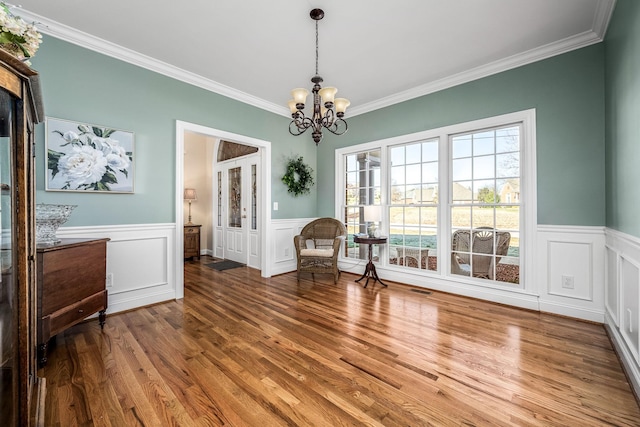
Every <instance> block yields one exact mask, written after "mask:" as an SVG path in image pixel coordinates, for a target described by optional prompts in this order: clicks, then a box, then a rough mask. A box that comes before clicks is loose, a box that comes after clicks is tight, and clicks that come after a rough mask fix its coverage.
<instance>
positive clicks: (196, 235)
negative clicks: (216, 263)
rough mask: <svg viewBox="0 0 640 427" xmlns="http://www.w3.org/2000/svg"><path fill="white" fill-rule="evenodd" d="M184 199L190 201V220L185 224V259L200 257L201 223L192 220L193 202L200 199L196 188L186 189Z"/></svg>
mask: <svg viewBox="0 0 640 427" xmlns="http://www.w3.org/2000/svg"><path fill="white" fill-rule="evenodd" d="M184 200H186V201H187V202H189V221H188V222H187V223H186V224H185V225H184V259H187V258H191V257H194V258H196V259H200V228H201V227H202V226H201V225H197V224H194V223H193V222H191V203H192V202H194V201H196V200H198V196H197V194H196V190H195V188H185V189H184Z"/></svg>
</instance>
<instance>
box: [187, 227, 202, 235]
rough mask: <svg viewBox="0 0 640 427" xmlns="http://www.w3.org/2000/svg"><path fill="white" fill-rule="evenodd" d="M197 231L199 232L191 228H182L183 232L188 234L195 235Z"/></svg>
mask: <svg viewBox="0 0 640 427" xmlns="http://www.w3.org/2000/svg"><path fill="white" fill-rule="evenodd" d="M198 231H200V230H198V229H197V228H191V227H185V228H184V232H185V233H189V234H193V233H197V232H198Z"/></svg>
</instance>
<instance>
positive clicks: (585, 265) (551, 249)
mask: <svg viewBox="0 0 640 427" xmlns="http://www.w3.org/2000/svg"><path fill="white" fill-rule="evenodd" d="M604 242H605V232H604V227H580V226H555V225H553V226H551V225H540V226H538V240H537V245H536V246H537V254H536V262H535V265H534V266H532V267H533V268H535V269H536V270H537V274H536V278H537V280H538V281H539V283H538V284H537V289H538V293H539V298H540V311H544V312H549V313H555V314H560V315H563V316H569V317H576V318H578V319H584V320H589V321H593V322H599V323H603V322H604V280H605V277H604V276H605V272H604V258H605V250H604Z"/></svg>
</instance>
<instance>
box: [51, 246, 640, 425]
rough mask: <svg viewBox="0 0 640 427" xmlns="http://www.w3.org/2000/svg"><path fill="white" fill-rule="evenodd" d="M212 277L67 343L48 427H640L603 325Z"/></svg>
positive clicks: (446, 297) (437, 297)
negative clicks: (176, 296)
mask: <svg viewBox="0 0 640 427" xmlns="http://www.w3.org/2000/svg"><path fill="white" fill-rule="evenodd" d="M211 261H212V260H211V258H207V257H203V258H202V260H201V261H200V262H198V261H192V262H187V263H186V265H185V298H184V300H181V301H171V302H167V303H163V304H157V305H154V306H150V307H146V308H141V309H137V310H134V311H129V312H125V313H120V314H114V315H109V316H108V317H107V323H106V325H105V329H104V331H101V330H100V327H99V326H98V322H97V320H95V319H94V320H92V321H88V322H85V323H82V324H80V325H77V326H75V327H73V328H71V329H69V330H68V331H66V332H65V333H63V334H60V335H58V336H57V337H56V338H55V339H54V341H53V342H52V343H51V347H50V353H49V363H48V365H47V366H46V367H45V368H43V369H41V371H40V375H41V376H45V377H46V379H47V399H46V408H45V410H46V425H47V426H60V427H69V426H117V427H121V426H148V427H157V426H259V427H270V426H357V425H366V426H458V425H464V426H581V427H582V426H603V425H612V426H638V425H640V410H639V408H638V404H637V402H636V400H635V398H634V395H633V394H632V392H631V389H630V386H629V384H628V382H627V379H626V377H625V375H624V373H623V371H622V369H621V367H620V362H619V360H618V358H617V357H616V354H615V353H614V351H613V349H612V346H611V343H610V341H609V339H608V337H607V335H606V333H605V330H604V327H603V326H602V325H596V324H591V323H585V322H580V321H576V320H571V319H566V318H562V317H557V316H552V315H547V314H540V313H535V312H530V311H525V310H519V309H515V308H511V307H505V306H501V305H496V304H491V303H487V302H483V301H478V300H473V299H468V298H463V297H458V296H454V295H450V294H445V293H441V292H432V293H430V294H427V293H424V290H422V289H421V288H420V289H417V288H412V287H409V286H405V285H401V284H397V283H393V282H390V286H389V288H382V287H380V286H379V285H376V286H371V285H369V287H368V288H367V289H364V288H363V287H362V285H361V284H358V283H355V282H354V280H355V279H356V278H358V275H352V274H347V273H343V274H342V275H341V278H340V280H339V282H338V284H337V285H334V284H333V279H332V277H331V276H330V275H326V276H325V275H316V278H315V280H313V279H312V278H311V275H303V280H301V282H300V285H298V284H297V283H296V277H295V273H290V274H285V275H281V276H276V277H273V278H270V279H263V278H261V277H260V274H259V272H258V271H256V270H253V269H250V268H247V267H243V268H236V269H232V270H225V271H215V270H213V269H210V268H208V267H206V266H205V264H207V263H210V262H211ZM416 291H419V292H416Z"/></svg>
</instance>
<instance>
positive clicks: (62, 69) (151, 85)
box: [32, 37, 638, 226]
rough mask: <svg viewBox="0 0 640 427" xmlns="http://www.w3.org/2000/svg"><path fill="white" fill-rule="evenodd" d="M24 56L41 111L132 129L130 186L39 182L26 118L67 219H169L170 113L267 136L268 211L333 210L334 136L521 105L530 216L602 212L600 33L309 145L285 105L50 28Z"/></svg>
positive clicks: (40, 134) (566, 221)
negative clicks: (531, 144)
mask: <svg viewBox="0 0 640 427" xmlns="http://www.w3.org/2000/svg"><path fill="white" fill-rule="evenodd" d="M32 62H33V68H34V69H36V70H38V71H39V72H40V74H41V79H42V87H43V95H44V100H45V111H46V114H47V115H48V116H52V117H57V118H62V119H69V120H76V121H81V122H88V123H94V124H99V125H104V126H110V127H114V128H119V129H124V130H129V131H133V132H134V133H135V139H136V159H135V166H136V170H135V194H132V195H127V194H87V193H67V192H45V191H44V174H45V169H44V167H45V166H44V127H43V126H39V127H38V129H37V147H36V153H37V156H38V158H37V171H38V176H37V190H38V191H37V194H36V199H37V201H38V202H39V203H42V202H44V203H70V204H77V205H79V206H78V208H77V209H76V211H74V213H73V214H72V216H71V220H70V221H69V222H68V223H67V225H69V226H74V225H110V224H143V223H164V222H173V221H175V212H174V210H175V208H174V199H175V189H174V187H175V160H174V157H175V120H182V121H186V122H191V123H196V124H199V125H203V126H209V127H212V128H216V129H220V130H223V131H227V132H233V133H237V134H242V135H247V136H251V137H254V138H259V139H263V140H267V141H270V142H271V143H272V177H271V183H272V195H271V197H272V201H274V202H278V204H279V210H278V211H273V212H272V217H273V218H275V219H278V218H297V217H313V216H325V215H326V216H333V215H334V203H335V202H334V198H335V194H336V189H335V181H334V177H335V174H334V161H335V156H334V152H335V149H336V148H341V147H345V146H349V145H353V144H359V143H363V142H369V141H375V140H378V139H382V138H388V137H392V136H397V135H403V134H408V133H412V132H417V131H422V130H427V129H432V128H437V127H441V126H445V125H450V124H455V123H461V122H466V121H470V120H475V119H479V118H485V117H490V116H495V115H500V114H505V113H510V112H514V111H519V110H525V109H529V108H536V110H537V119H538V122H537V137H538V138H537V162H538V171H537V172H538V222H539V223H540V224H556V225H586V226H589V225H604V224H605V179H604V177H605V162H604V150H605V149H604V139H605V132H604V129H605V126H604V120H605V119H604V117H605V115H604V105H605V100H604V96H605V95H604V46H603V44H598V45H594V46H591V47H587V48H584V49H580V50H577V51H573V52H570V53H567V54H564V55H560V56H556V57H553V58H550V59H547V60H544V61H540V62H537V63H534V64H530V65H527V66H524V67H520V68H517V69H514V70H510V71H506V72H503V73H500V74H497V75H494V76H490V77H487V78H483V79H480V80H477V81H474V82H470V83H467V84H464V85H460V86H456V87H453V88H450V89H447V90H443V91H440V92H437V93H434V94H430V95H427V96H423V97H420V98H417V99H413V100H410V101H407V102H404V103H401V104H397V105H393V106H390V107H387V108H384V109H381V110H378V111H374V112H371V113H367V114H363V115H360V116H356V117H352V118H349V119H348V121H349V132H348V133H347V134H345V135H343V136H339V137H338V136H333V135H331V134H326V135H325V137H324V140H323V141H322V142H321V143H320V145H319V147H318V148H317V149H316V147H315V145H314V144H313V142H312V141H311V137H310V136H307V135H303V136H300V137H293V136H291V135H289V133H288V131H287V126H288V121H289V120H288V119H287V118H286V117H283V116H279V115H276V114H273V113H269V112H265V111H263V110H261V109H258V108H255V107H251V106H248V105H246V104H243V103H241V102H238V101H234V100H232V99H229V98H226V97H224V96H221V95H218V94H215V93H211V92H208V91H205V90H203V89H200V88H197V87H194V86H191V85H188V84H186V83H182V82H179V81H176V80H173V79H170V78H168V77H165V76H162V75H159V74H157V73H153V72H150V71H148V70H145V69H142V68H139V67H136V66H133V65H130V64H127V63H124V62H122V61H118V60H115V59H113V58H110V57H107V56H105V55H101V54H98V53H95V52H92V51H90V50H87V49H84V48H80V47H78V46H75V45H72V44H69V43H66V42H63V41H60V40H57V39H54V38H51V37H45V41H44V43H43V45H42V47H41V49H40V51H39V52H38V54H37V55H36V57H35V58H34V59H33V60H32ZM294 155H302V156H303V157H304V158H305V161H306V162H307V163H308V164H309V165H310V166H311V167H312V168H313V169H314V170H315V171H316V181H317V185H316V187H314V189H313V191H312V193H311V194H310V195H306V196H302V197H299V198H294V197H291V196H289V194H288V193H287V192H286V187H284V185H283V184H282V183H281V181H280V178H281V177H282V175H283V173H284V163H285V161H286V159H287V157H290V156H294ZM636 169H638V168H636Z"/></svg>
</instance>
